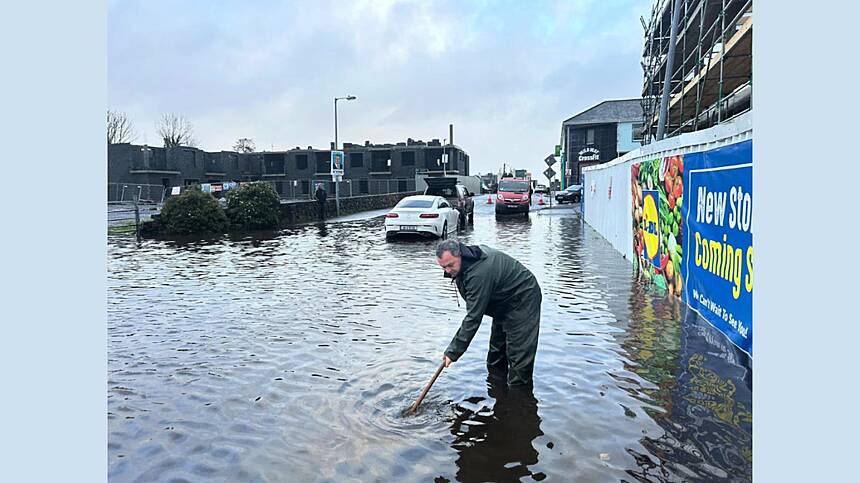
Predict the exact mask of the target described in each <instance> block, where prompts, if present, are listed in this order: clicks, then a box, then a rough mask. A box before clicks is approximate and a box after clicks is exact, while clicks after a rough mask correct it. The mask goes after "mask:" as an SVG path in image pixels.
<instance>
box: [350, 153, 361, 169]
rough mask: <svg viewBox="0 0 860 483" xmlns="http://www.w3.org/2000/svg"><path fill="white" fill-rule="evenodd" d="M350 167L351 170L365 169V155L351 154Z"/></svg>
mask: <svg viewBox="0 0 860 483" xmlns="http://www.w3.org/2000/svg"><path fill="white" fill-rule="evenodd" d="M349 167H350V168H363V167H364V153H349Z"/></svg>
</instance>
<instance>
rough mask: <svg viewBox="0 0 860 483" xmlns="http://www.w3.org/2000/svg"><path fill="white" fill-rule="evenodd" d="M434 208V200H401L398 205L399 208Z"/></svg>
mask: <svg viewBox="0 0 860 483" xmlns="http://www.w3.org/2000/svg"><path fill="white" fill-rule="evenodd" d="M432 206H433V200H401V201H400V203H397V208H430V207H432Z"/></svg>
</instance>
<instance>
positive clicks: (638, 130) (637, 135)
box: [630, 122, 642, 141]
mask: <svg viewBox="0 0 860 483" xmlns="http://www.w3.org/2000/svg"><path fill="white" fill-rule="evenodd" d="M630 140H631V141H641V140H642V123H641V122H637V123H635V124H633V134H632V136H631V138H630Z"/></svg>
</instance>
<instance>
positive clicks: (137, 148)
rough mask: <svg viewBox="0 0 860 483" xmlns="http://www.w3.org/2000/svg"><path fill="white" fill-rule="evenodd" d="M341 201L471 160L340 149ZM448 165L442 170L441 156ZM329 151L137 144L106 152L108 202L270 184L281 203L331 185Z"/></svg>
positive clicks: (454, 169) (372, 147)
mask: <svg viewBox="0 0 860 483" xmlns="http://www.w3.org/2000/svg"><path fill="white" fill-rule="evenodd" d="M341 150H342V151H343V152H344V155H345V157H346V159H345V172H344V176H343V183H341V186H340V190H341V194H342V195H343V196H349V195H352V196H358V195H364V194H378V193H388V192H396V191H400V192H402V191H410V190H413V189H415V177H416V175H427V176H441V175H442V174H443V171H444V172H445V173H447V174H457V175H467V176H468V174H469V155H468V154H466V152H465V151H463V149H462V148H460V147H459V146H456V145H454V144H446V145H444V146H443V145H442V143H441V142H439V140H438V139H433V140H431V141H429V142H424V141H420V140H419V141H415V140H413V139H408V140H407V141H406V142H400V143H396V144H372V143H370V142H369V141H365V143H364V145H360V144H352V143H344V144H343V147H342V149H341ZM443 153H446V154H447V155H448V160H449V161H448V164H447V165H446V166H444V167H443V166H442V163H441V161H442V154H443ZM330 159H331V146H330V147H329V149H314V148H313V147H312V146H308V147H307V148H306V149H302V148H300V147H296V148H294V149H290V150H287V151H263V152H254V153H237V152H233V151H219V152H207V151H203V150H200V149H197V148H191V147H184V146H183V147H176V148H159V147H152V146H141V145H137V144H128V143H123V144H111V145H109V146H108V185H109V186H108V197H109V200H110V197H111V196H112V191H116V190H111V185H114V186H119V185H149V186H161V187H165V188H167V187H173V186H187V185H191V184H198V183H223V182H226V181H238V182H242V181H268V182H271V183H272V185H273V186H274V187H275V189H276V190H277V191H278V193H279V194H280V195H281V196H282V197H283V198H291V197H294V198H298V197H302V196H309V195H310V193H312V192H313V186H314V185H315V184H317V183H323V185H324V187H326V189H327V190H329V191H330V192H332V191H333V189H334V188H333V184H332V182H331V181H332V179H331V175H330V174H329V172H330Z"/></svg>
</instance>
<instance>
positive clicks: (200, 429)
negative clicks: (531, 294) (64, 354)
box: [107, 195, 752, 482]
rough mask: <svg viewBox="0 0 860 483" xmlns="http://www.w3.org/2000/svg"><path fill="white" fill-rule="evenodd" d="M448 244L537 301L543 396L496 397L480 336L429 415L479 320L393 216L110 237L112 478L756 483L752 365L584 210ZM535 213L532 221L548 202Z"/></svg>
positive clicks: (488, 226)
mask: <svg viewBox="0 0 860 483" xmlns="http://www.w3.org/2000/svg"><path fill="white" fill-rule="evenodd" d="M485 203H486V195H484V197H480V196H479V197H476V198H475V207H476V215H475V223H474V227H470V228H468V229H466V230H465V231H463V232H461V233H459V234H456V235H452V237H456V238H458V239H459V240H461V241H463V242H464V243H467V244H486V245H490V246H492V247H494V248H498V249H501V250H502V251H505V252H506V253H508V254H510V255H512V256H513V257H515V258H517V259H518V260H519V261H520V262H522V263H523V264H524V265H525V266H526V267H528V268H529V269H530V270H531V271H532V272H533V273H534V274H535V276H536V277H537V279H538V281H539V283H540V285H541V287H542V289H543V305H542V320H541V332H540V342H539V346H538V352H537V362H536V365H535V372H534V377H535V387H534V393H533V395H523V394H516V393H509V392H508V391H507V390H506V388H505V386H504V385H502V386H499V385H497V384H496V383H495V382H492V381H490V382H488V380H487V370H486V366H485V363H484V358H485V357H486V351H487V345H488V339H489V333H490V323H489V319H488V318H485V319H484V323H483V324H482V326H481V329H480V331H479V332H478V335H477V336H476V337H475V339H474V340H473V341H472V344H471V346H470V348H469V350H468V351H467V352H466V353H465V355H464V356H463V357H462V358H461V359H460V360H459V361H458V362H456V363H454V364H452V365H451V367H450V368H448V369H446V370H445V371H443V372H442V375H441V376H440V377H439V379H438V380H437V381H436V383H435V385H434V386H433V388H432V389H431V391H430V393H429V394H428V396H427V399H426V400H425V401H424V403H423V404H422V406H421V408H420V409H419V412H418V414H416V415H404V410H405V409H407V408H408V407H409V405H410V404H411V403H412V402H413V401H414V400H415V398H416V397H417V396H418V394H419V393H420V391H421V389H422V387H423V386H424V384H426V383H427V381H428V380H429V378H430V377H431V376H432V374H433V372H434V370H435V369H436V367H437V366H438V364H439V362H440V358H441V354H442V351H443V350H444V349H445V347H446V346H447V344H448V343H449V342H450V340H451V337H452V336H453V334H454V333H455V331H456V330H457V328H458V326H459V324H460V321H461V320H462V318H463V316H464V315H465V303H464V301H463V300H462V299H461V300H459V305H460V306H459V307H458V300H457V295H456V290H455V288H454V286H453V285H451V284H450V283H449V280H447V279H444V278H443V276H442V270H441V269H440V268H439V267H438V266H437V265H436V264H435V254H434V249H435V245H436V242H437V241H436V240H429V239H428V240H423V239H400V240H395V241H392V242H386V241H385V236H384V229H383V219H382V218H378V217H377V218H373V219H369V220H353V221H345V222H341V223H329V224H327V225H306V226H300V227H293V228H289V229H286V230H283V231H281V232H280V233H278V234H276V235H271V236H264V237H256V238H253V237H245V238H232V239H231V238H227V237H222V238H218V239H215V240H209V241H196V242H186V243H178V242H165V241H151V240H149V241H144V242H142V243H140V244H138V243H136V242H135V241H134V239H133V237H126V236H115V237H110V238H109V242H108V245H109V248H108V337H109V339H108V385H107V391H108V426H109V434H108V441H109V444H108V458H109V459H108V474H109V478H110V480H111V481H116V482H119V481H207V482H208V481H337V482H343V481H433V480H434V479H436V481H511V480H518V479H522V481H532V480H538V481H540V480H544V479H545V480H547V481H587V482H592V481H628V482H633V481H654V482H657V481H660V482H662V481H714V480H720V481H749V480H751V478H752V476H751V468H752V425H751V420H752V402H751V393H752V372H751V362H750V361H749V359H748V358H747V357H746V356H744V355H743V354H742V353H740V352H739V351H737V350H736V349H734V347H733V346H732V345H731V344H730V343H729V342H728V341H727V340H726V338H725V337H724V336H722V335H721V334H720V333H719V332H717V331H716V330H715V329H713V328H712V327H711V326H709V325H708V324H707V323H706V322H704V321H702V320H701V319H698V318H697V317H696V316H695V314H694V313H692V312H689V311H688V310H687V309H685V308H684V305H683V304H682V303H681V302H680V301H678V300H676V299H674V298H666V297H665V296H664V295H663V294H661V293H659V292H658V291H656V290H655V289H653V288H649V287H647V286H646V285H645V283H644V282H640V281H639V280H638V279H637V277H636V274H635V272H634V270H633V267H632V265H631V264H630V263H629V262H628V261H627V260H624V259H623V258H622V257H621V255H620V254H618V253H617V252H615V251H614V250H613V249H612V248H611V246H610V245H609V243H608V242H606V241H605V240H604V239H603V238H601V237H600V235H598V234H597V233H596V232H595V231H594V230H592V229H591V228H590V227H588V226H587V225H585V224H584V223H583V222H582V221H581V219H580V216H579V211H578V206H577V207H576V208H572V207H570V205H564V206H563V207H561V208H556V207H554V208H553V209H552V210H548V209H545V210H540V211H537V212H532V213H531V214H530V215H529V217H511V218H508V219H499V220H497V219H496V218H495V217H494V215H493V205H487V204H485ZM535 208H537V205H535Z"/></svg>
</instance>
